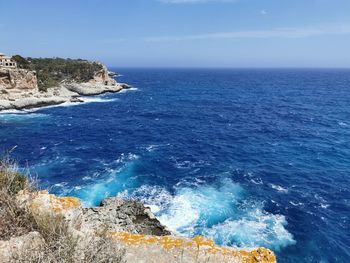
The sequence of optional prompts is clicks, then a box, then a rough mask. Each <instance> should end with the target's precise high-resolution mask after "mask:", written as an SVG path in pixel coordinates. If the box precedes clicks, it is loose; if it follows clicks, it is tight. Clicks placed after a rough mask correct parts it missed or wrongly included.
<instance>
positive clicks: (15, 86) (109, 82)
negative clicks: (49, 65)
mask: <svg viewBox="0 0 350 263" xmlns="http://www.w3.org/2000/svg"><path fill="white" fill-rule="evenodd" d="M128 88H130V86H129V85H127V84H124V83H118V82H117V81H115V80H114V79H112V78H110V77H109V75H108V71H107V68H106V67H105V66H103V67H102V70H99V71H97V72H95V75H94V78H93V79H91V80H90V81H88V82H84V83H77V82H74V81H69V82H68V81H63V82H61V83H60V85H59V86H57V87H53V88H50V89H48V90H47V91H46V92H44V91H39V89H38V83H37V77H36V73H35V71H30V70H25V69H0V111H2V110H12V109H15V110H22V109H30V108H39V107H44V106H50V105H59V104H62V103H65V102H72V103H79V102H83V101H84V100H83V99H82V98H80V97H81V96H93V95H99V94H103V93H106V92H119V91H121V90H123V89H128Z"/></svg>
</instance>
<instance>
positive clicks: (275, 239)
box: [204, 208, 295, 251]
mask: <svg viewBox="0 0 350 263" xmlns="http://www.w3.org/2000/svg"><path fill="white" fill-rule="evenodd" d="M286 225H287V221H286V219H285V217H284V216H282V215H273V214H269V213H266V212H263V211H262V210H261V209H259V208H256V209H255V210H250V211H248V212H247V214H246V215H245V216H244V217H242V218H240V219H237V220H231V219H228V220H226V221H225V222H223V223H220V224H217V225H214V226H213V227H211V228H208V229H206V230H205V231H204V234H205V235H206V236H208V237H211V238H213V239H214V240H216V241H218V242H219V243H221V244H224V245H233V244H234V245H235V246H239V247H246V248H247V247H248V248H253V247H257V246H266V247H269V248H272V249H273V250H275V251H279V250H280V249H281V248H283V247H286V246H288V245H291V244H294V243H295V241H294V239H293V236H292V234H291V233H289V232H288V231H287V230H286V228H285V226H286Z"/></svg>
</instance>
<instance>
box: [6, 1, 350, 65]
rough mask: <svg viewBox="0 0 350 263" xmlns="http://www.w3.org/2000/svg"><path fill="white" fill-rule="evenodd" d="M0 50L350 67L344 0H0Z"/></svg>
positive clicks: (349, 10) (119, 60)
mask: <svg viewBox="0 0 350 263" xmlns="http://www.w3.org/2000/svg"><path fill="white" fill-rule="evenodd" d="M0 13H1V19H0V52H4V53H8V54H17V53H19V54H22V55H24V56H33V57H39V56H41V57H53V56H60V57H72V58H87V59H93V60H99V61H102V62H105V63H106V64H108V65H109V66H119V67H350V0H59V1H58V0H57V1H47V0H31V1H27V0H22V1H20V0H0Z"/></svg>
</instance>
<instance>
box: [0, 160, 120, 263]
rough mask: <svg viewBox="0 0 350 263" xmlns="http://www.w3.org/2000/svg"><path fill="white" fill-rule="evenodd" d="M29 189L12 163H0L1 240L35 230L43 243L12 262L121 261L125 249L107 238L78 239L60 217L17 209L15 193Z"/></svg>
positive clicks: (30, 188)
mask: <svg viewBox="0 0 350 263" xmlns="http://www.w3.org/2000/svg"><path fill="white" fill-rule="evenodd" d="M34 185H35V184H34ZM32 186H33V183H28V180H27V179H26V177H25V176H23V175H22V174H20V173H19V172H18V169H17V168H16V164H15V162H13V161H11V159H10V158H8V157H5V158H2V159H1V160H0V240H8V239H10V238H11V237H19V236H21V235H24V234H27V233H29V232H31V231H37V232H39V233H40V235H41V236H42V238H43V241H44V242H42V244H40V245H39V246H37V247H36V248H23V249H22V250H21V251H16V252H15V253H14V254H13V255H12V257H13V258H12V261H11V262H14V263H15V262H16V263H17V262H18V263H78V262H87V263H95V262H96V263H121V262H124V261H123V258H124V254H125V252H124V250H122V249H120V248H118V247H117V246H116V244H114V243H113V242H111V241H110V240H109V239H108V238H107V237H106V235H103V234H102V235H98V236H94V237H91V238H90V239H89V240H81V239H79V238H78V237H76V236H74V235H73V233H72V231H71V230H70V228H69V226H68V222H67V221H66V220H65V219H64V218H63V217H62V216H52V215H50V214H47V215H33V214H32V213H31V212H29V211H28V210H26V209H24V208H21V207H19V205H18V203H17V201H16V194H17V193H18V192H19V191H20V190H24V189H26V190H33V188H32ZM0 261H1V259H0Z"/></svg>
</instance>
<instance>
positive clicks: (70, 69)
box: [12, 55, 103, 91]
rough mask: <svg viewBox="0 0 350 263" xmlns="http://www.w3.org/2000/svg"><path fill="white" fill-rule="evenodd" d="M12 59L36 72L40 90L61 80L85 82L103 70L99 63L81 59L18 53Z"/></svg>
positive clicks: (56, 84) (23, 67)
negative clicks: (29, 56)
mask: <svg viewBox="0 0 350 263" xmlns="http://www.w3.org/2000/svg"><path fill="white" fill-rule="evenodd" d="M12 59H13V60H15V61H16V62H17V65H18V67H19V68H22V69H28V70H35V71H36V72H37V77H38V85H39V89H40V90H42V91H46V90H47V89H48V88H51V87H55V86H58V85H59V83H60V82H61V81H63V80H65V81H74V82H87V81H89V80H91V79H93V78H94V75H95V74H96V72H98V71H100V70H103V66H102V65H101V64H100V63H97V62H90V61H87V60H83V59H69V58H68V59H63V58H23V57H22V56H20V55H15V56H13V57H12Z"/></svg>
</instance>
